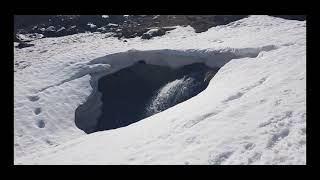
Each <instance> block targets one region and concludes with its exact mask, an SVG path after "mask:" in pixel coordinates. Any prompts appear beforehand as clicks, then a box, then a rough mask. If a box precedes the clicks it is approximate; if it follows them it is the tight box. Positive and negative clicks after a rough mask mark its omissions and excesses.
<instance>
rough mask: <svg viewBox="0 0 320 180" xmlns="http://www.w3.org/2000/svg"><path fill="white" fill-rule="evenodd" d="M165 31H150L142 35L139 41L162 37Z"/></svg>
mask: <svg viewBox="0 0 320 180" xmlns="http://www.w3.org/2000/svg"><path fill="white" fill-rule="evenodd" d="M166 31H167V30H166V29H164V28H160V29H150V30H149V31H148V32H146V33H144V34H142V36H141V39H151V38H152V37H156V36H162V35H165V34H166Z"/></svg>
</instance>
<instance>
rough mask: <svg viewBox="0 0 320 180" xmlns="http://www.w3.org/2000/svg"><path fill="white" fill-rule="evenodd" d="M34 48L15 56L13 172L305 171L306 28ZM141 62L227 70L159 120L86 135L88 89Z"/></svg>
mask: <svg viewBox="0 0 320 180" xmlns="http://www.w3.org/2000/svg"><path fill="white" fill-rule="evenodd" d="M33 43H34V44H35V46H32V47H27V48H23V49H17V48H15V49H14V61H15V66H14V71H15V73H14V154H15V157H14V163H15V164H222V165H226V164H306V21H295V20H285V19H281V18H276V17H270V16H250V17H248V18H245V19H241V20H239V21H236V22H233V23H230V24H228V25H223V26H217V27H213V28H211V29H209V30H208V31H206V32H203V33H198V34H197V33H195V32H194V29H193V28H192V27H190V26H188V27H178V28H177V29H175V30H172V31H171V33H169V34H166V35H164V36H162V37H154V38H153V39H151V40H142V39H140V38H138V37H137V38H133V39H127V42H123V41H122V40H118V39H117V38H113V37H108V38H106V37H105V35H103V34H99V33H83V34H76V35H70V36H65V37H58V38H44V39H37V40H35V41H33ZM141 58H142V59H145V60H146V62H147V63H150V64H159V65H166V66H172V67H179V66H182V65H185V64H190V63H193V62H198V61H199V62H204V63H206V64H207V65H209V66H212V67H214V66H218V67H221V69H220V70H219V71H218V73H217V74H216V75H215V76H214V77H213V78H212V79H211V81H210V83H209V86H208V87H207V89H205V90H204V91H203V92H201V93H200V94H198V95H197V96H195V97H193V98H191V99H189V100H187V101H185V102H183V103H180V104H178V105H176V106H174V107H172V108H169V109H167V110H165V111H163V112H161V113H158V114H156V115H153V116H151V117H148V118H146V119H143V120H141V121H139V122H136V123H134V124H131V125H129V126H127V127H123V128H119V129H114V130H108V131H101V132H96V133H92V134H85V133H84V132H83V131H82V130H80V129H78V128H77V127H76V125H75V122H74V118H75V109H76V108H77V107H78V106H79V105H80V104H82V103H84V102H85V101H86V99H87V98H88V97H89V95H90V94H91V93H92V91H93V89H94V87H93V86H91V84H90V81H94V80H95V79H97V78H98V77H99V76H101V75H104V74H108V73H112V72H115V71H117V70H119V69H122V68H124V67H127V66H130V65H132V64H133V63H134V62H135V61H138V60H140V59H141ZM133 85H134V84H133Z"/></svg>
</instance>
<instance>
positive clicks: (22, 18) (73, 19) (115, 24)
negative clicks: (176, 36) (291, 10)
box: [14, 15, 306, 48]
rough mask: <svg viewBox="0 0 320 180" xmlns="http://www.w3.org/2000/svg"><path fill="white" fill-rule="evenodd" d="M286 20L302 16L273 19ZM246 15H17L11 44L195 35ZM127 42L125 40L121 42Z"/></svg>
mask: <svg viewBox="0 0 320 180" xmlns="http://www.w3.org/2000/svg"><path fill="white" fill-rule="evenodd" d="M274 16H276V17H282V18H285V19H295V20H305V19H306V16H305V15H274ZM245 17H248V15H16V16H15V17H14V41H15V42H20V44H19V45H18V46H17V48H24V47H30V46H32V45H33V44H30V43H28V42H30V41H32V40H34V39H39V38H45V37H61V36H66V35H72V34H77V33H84V32H100V33H107V34H106V37H109V36H114V37H117V38H119V39H121V38H134V37H137V36H138V37H141V38H142V39H151V38H152V37H156V36H162V35H164V34H166V32H167V31H170V30H173V29H175V26H177V25H180V26H188V25H190V26H191V27H193V28H194V29H195V32H196V33H201V32H204V31H207V30H208V29H209V28H211V27H214V26H217V25H225V24H228V23H230V22H233V21H237V20H239V19H242V18H245ZM124 41H126V40H124Z"/></svg>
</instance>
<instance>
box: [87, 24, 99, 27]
mask: <svg viewBox="0 0 320 180" xmlns="http://www.w3.org/2000/svg"><path fill="white" fill-rule="evenodd" d="M87 25H88V26H89V27H90V28H95V27H97V26H96V25H95V24H93V23H88V24H87Z"/></svg>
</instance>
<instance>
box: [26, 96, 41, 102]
mask: <svg viewBox="0 0 320 180" xmlns="http://www.w3.org/2000/svg"><path fill="white" fill-rule="evenodd" d="M28 99H29V100H30V101H32V102H34V101H38V100H39V99H40V97H39V96H28Z"/></svg>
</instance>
